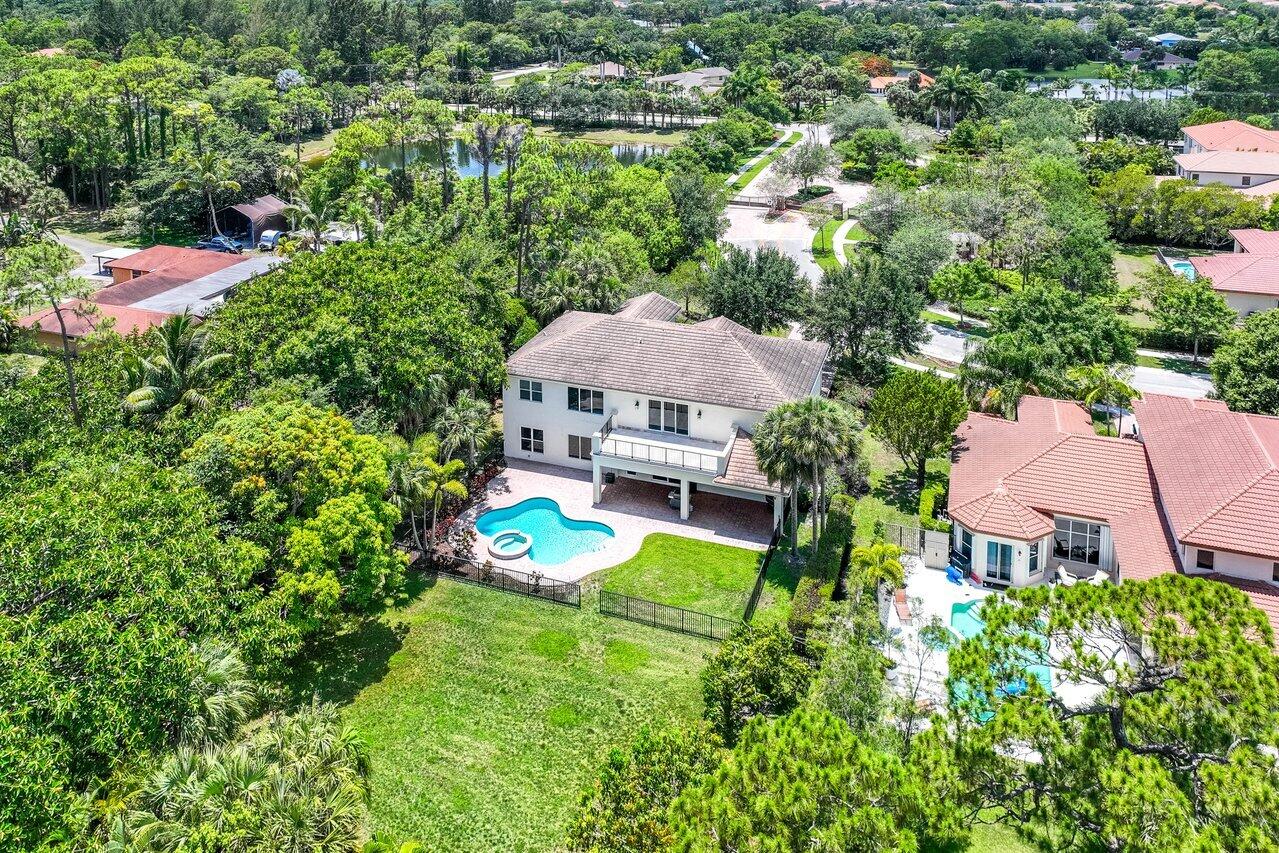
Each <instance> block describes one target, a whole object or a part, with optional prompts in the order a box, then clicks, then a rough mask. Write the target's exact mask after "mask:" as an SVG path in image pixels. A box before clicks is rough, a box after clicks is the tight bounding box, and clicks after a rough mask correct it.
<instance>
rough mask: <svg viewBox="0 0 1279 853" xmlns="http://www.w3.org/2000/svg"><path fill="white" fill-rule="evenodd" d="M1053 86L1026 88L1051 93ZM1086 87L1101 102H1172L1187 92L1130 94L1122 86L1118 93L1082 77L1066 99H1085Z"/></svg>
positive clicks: (1177, 89)
mask: <svg viewBox="0 0 1279 853" xmlns="http://www.w3.org/2000/svg"><path fill="white" fill-rule="evenodd" d="M1052 86H1053V84H1052V83H1051V82H1049V83H1038V84H1037V83H1030V84H1028V85H1027V86H1026V88H1027V89H1029V90H1030V91H1031V92H1034V91H1037V90H1039V89H1048V90H1050V91H1051V90H1052ZM1085 86H1091V87H1092V94H1093V97H1095V98H1096V99H1097V100H1099V101H1129V100H1143V101H1146V100H1150V101H1162V100H1164V99H1165V98H1166V99H1168V100H1171V99H1172V98H1180V97H1183V96H1184V95H1185V94H1186V93H1185V92H1183V91H1182V89H1181V86H1179V85H1173V86H1170V87H1169V88H1168V91H1167V92H1166V93H1165V92H1164V90H1163V89H1156V90H1155V91H1153V92H1143V91H1141V90H1140V89H1138V90H1137V91H1136V92H1129V91H1128V90H1127V89H1126V88H1123V87H1122V85H1121V86H1120V90H1119V91H1117V92H1116V91H1113V90H1112V89H1111V88H1110V84H1109V83H1107V82H1106V81H1105V80H1102V79H1101V78H1098V77H1081V78H1080V79H1078V80H1075V81H1073V85H1072V86H1071V87H1070V88H1069V89H1067V90H1066V93H1065V99H1066V100H1068V101H1077V100H1080V99H1081V98H1083V97H1085V94H1084V93H1085V91H1086V90H1085ZM1193 88H1194V87H1193V86H1192V87H1191V89H1193ZM1054 97H1057V98H1060V97H1062V94H1061V93H1060V92H1058V93H1056V94H1055V95H1054Z"/></svg>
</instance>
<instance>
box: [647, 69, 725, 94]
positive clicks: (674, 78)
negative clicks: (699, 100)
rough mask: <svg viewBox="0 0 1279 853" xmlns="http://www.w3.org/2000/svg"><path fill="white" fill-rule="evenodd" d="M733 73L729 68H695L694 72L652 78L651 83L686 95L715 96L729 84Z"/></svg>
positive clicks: (681, 72)
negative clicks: (677, 90) (698, 93)
mask: <svg viewBox="0 0 1279 853" xmlns="http://www.w3.org/2000/svg"><path fill="white" fill-rule="evenodd" d="M732 73H733V72H731V71H729V70H728V69H727V68H723V67H720V66H713V67H711V68H695V69H693V70H692V71H680V72H678V73H676V74H662V75H660V76H658V77H654V78H652V79H651V80H650V81H649V83H651V84H652V85H654V86H657V87H659V88H664V89H679V90H681V91H683V92H684V93H685V94H693V93H697V92H700V93H702V94H704V95H713V94H715V93H716V92H718V91H719V90H720V89H722V88H724V84H725V83H726V82H728V78H729V75H731V74H732Z"/></svg>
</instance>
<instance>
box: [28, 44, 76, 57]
mask: <svg viewBox="0 0 1279 853" xmlns="http://www.w3.org/2000/svg"><path fill="white" fill-rule="evenodd" d="M66 52H67V50H66V48H64V47H42V48H40V49H39V50H33V51H31V52H30V53H28V54H27V56H39V57H43V58H44V59H53V58H54V57H56V56H62V55H63V54H65V53H66Z"/></svg>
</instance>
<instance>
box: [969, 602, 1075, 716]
mask: <svg viewBox="0 0 1279 853" xmlns="http://www.w3.org/2000/svg"><path fill="white" fill-rule="evenodd" d="M979 607H981V602H980V601H969V602H965V603H963V604H955V605H952V606H951V608H950V627H952V628H954V629H955V631H956V632H958V634H959V635H960V636H961V637H963V638H964V639H965V640H966V639H968V638H970V637H975V636H977V635H978V634H980V633H981V632H982V631H983V630H985V628H986V623H985V622H983V621H982V620H981V618H980V617H979V616H978V615H977V609H978V608H979ZM1025 668H1026V672H1027V673H1029V674H1030V675H1031V676H1033V677H1034V678H1035V679H1036V680H1037V681H1038V682H1039V683H1040V684H1042V685H1043V686H1044V689H1045V690H1047V691H1048V692H1049V693H1052V692H1053V677H1052V670H1051V669H1049V668H1048V665H1047V664H1045V663H1044V662H1043V661H1030V662H1028V663H1027V664H1026V667H1025ZM1025 689H1026V685H1025V684H1017V683H1012V684H1006V685H1004V690H1005V691H1006V692H1008V693H1012V694H1016V693H1021V692H1023V691H1024V690H1025Z"/></svg>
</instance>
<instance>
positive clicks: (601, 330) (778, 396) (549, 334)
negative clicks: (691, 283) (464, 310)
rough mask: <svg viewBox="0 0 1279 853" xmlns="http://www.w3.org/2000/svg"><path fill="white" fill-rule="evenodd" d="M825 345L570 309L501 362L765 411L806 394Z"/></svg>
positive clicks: (539, 374) (535, 373)
mask: <svg viewBox="0 0 1279 853" xmlns="http://www.w3.org/2000/svg"><path fill="white" fill-rule="evenodd" d="M827 351H828V347H827V346H826V344H822V343H816V342H814V341H804V340H795V339H790V338H773V337H766V336H764V335H756V334H753V333H751V332H749V331H746V330H745V329H743V328H742V327H741V326H738V325H737V324H736V323H728V324H727V325H725V324H716V323H714V322H713V321H712V322H705V323H698V324H695V325H686V324H681V323H669V322H664V321H660V320H640V319H635V318H632V317H622V316H617V315H614V314H596V313H591V312H587V311H570V312H568V313H566V314H563V315H561V316H560V317H559V318H557V319H556V320H555V321H554V322H552V323H551V324H550V325H548V326H547V327H546V328H544V329H543V330H542V331H540V332H538V333H537V335H535V336H534V337H533V338H532V340H530V341H529V342H528V343H526V344H524V346H522V347H520V348H519V349H518V350H517V351H516V352H515V353H514V354H513V355H512V356H511V357H510V358H509V359H508V360H507V363H506V368H507V372H508V373H510V374H511V375H513V376H527V377H530V378H533V379H545V380H550V381H553V382H576V383H580V384H582V385H589V386H592V387H595V388H604V389H610V390H615V391H631V392H635V393H639V394H651V395H653V396H658V397H667V398H670V399H675V400H688V401H691V402H697V403H707V404H711V405H720V406H732V407H735V408H740V409H746V410H749V411H755V412H765V411H768V410H769V409H771V408H773V407H774V406H776V405H778V404H779V403H785V402H788V401H791V400H798V399H801V398H803V397H806V396H808V394H809V393H810V392H811V391H812V389H813V388H814V387H816V386H817V384H818V381H819V379H820V377H821V371H822V367H823V365H824V364H825V362H826V354H827Z"/></svg>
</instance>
